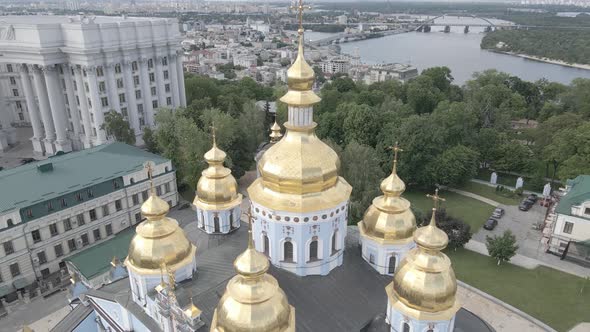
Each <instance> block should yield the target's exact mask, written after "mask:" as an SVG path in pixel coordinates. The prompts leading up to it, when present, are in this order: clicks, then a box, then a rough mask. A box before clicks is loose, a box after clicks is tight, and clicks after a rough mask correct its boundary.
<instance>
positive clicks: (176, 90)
mask: <svg viewBox="0 0 590 332" xmlns="http://www.w3.org/2000/svg"><path fill="white" fill-rule="evenodd" d="M176 58H177V56H176V53H172V54H170V56H169V57H168V67H170V92H171V93H172V105H174V107H175V108H176V107H180V86H179V84H178V66H177V65H176Z"/></svg>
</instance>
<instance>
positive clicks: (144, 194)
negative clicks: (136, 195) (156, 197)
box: [141, 190, 149, 202]
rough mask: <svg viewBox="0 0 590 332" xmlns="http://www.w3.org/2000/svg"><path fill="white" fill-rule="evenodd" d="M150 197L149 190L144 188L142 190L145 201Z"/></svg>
mask: <svg viewBox="0 0 590 332" xmlns="http://www.w3.org/2000/svg"><path fill="white" fill-rule="evenodd" d="M148 197H149V196H148V191H147V190H144V191H142V192H141V198H142V199H143V201H144V202H145V201H147V199H148Z"/></svg>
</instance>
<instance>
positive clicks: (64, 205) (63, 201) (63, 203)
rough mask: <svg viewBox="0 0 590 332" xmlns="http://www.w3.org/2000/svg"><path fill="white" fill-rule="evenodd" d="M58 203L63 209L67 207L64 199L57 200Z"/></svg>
mask: <svg viewBox="0 0 590 332" xmlns="http://www.w3.org/2000/svg"><path fill="white" fill-rule="evenodd" d="M59 203H60V204H61V207H62V208H64V207H66V206H68V202H67V201H66V199H65V198H62V199H60V200H59Z"/></svg>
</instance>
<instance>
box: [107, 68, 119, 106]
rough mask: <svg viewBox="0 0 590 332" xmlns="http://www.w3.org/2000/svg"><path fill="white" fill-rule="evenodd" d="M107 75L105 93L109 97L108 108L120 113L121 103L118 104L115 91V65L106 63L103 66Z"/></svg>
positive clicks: (117, 95)
mask: <svg viewBox="0 0 590 332" xmlns="http://www.w3.org/2000/svg"><path fill="white" fill-rule="evenodd" d="M105 69H106V74H107V91H108V96H109V108H110V109H114V110H115V111H117V113H121V103H120V102H119V93H118V91H117V82H116V81H115V64H114V63H107V64H106V65H105Z"/></svg>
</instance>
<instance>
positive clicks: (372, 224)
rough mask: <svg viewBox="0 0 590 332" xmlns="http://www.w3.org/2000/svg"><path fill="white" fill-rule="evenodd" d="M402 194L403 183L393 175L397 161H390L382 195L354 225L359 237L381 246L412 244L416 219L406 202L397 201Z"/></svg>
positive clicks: (395, 171) (401, 198)
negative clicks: (391, 167)
mask: <svg viewBox="0 0 590 332" xmlns="http://www.w3.org/2000/svg"><path fill="white" fill-rule="evenodd" d="M396 159H397V157H396ZM405 190H406V185H405V183H404V182H403V181H402V179H400V178H399V176H398V175H397V160H394V161H393V171H392V172H391V175H389V176H388V177H387V178H386V179H385V180H383V182H381V191H382V192H383V195H382V196H379V197H377V198H375V199H374V200H373V204H371V205H370V206H369V208H368V209H367V211H366V212H365V215H364V217H363V220H361V221H360V222H359V223H358V226H359V231H360V232H361V234H362V235H364V236H368V237H370V238H371V239H373V240H374V241H377V242H379V243H382V244H405V243H408V242H411V241H413V239H412V236H413V235H414V231H415V230H416V217H415V216H414V213H412V210H411V209H410V202H408V200H406V199H405V198H403V197H401V194H402V193H403V192H404V191H405Z"/></svg>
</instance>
